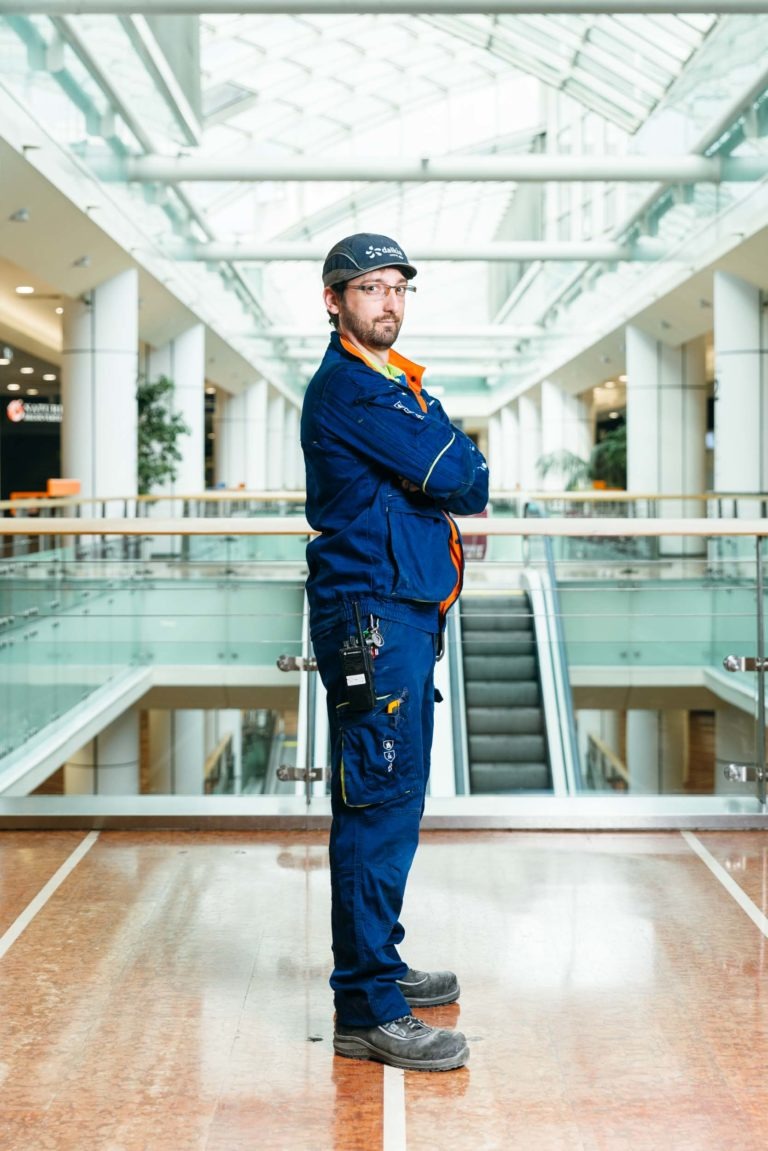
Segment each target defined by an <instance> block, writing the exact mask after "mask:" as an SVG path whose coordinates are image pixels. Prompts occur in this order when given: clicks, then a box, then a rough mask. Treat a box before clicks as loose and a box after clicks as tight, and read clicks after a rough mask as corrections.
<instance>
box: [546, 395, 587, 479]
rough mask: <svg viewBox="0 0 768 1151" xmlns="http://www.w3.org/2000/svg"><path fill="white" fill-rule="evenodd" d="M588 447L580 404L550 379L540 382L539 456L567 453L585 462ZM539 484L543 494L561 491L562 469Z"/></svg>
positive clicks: (583, 408) (552, 473)
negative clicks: (544, 492)
mask: <svg viewBox="0 0 768 1151" xmlns="http://www.w3.org/2000/svg"><path fill="white" fill-rule="evenodd" d="M590 448H591V429H590V419H589V413H588V412H587V409H586V407H585V406H584V404H583V402H582V401H581V400H580V399H579V398H578V396H572V395H570V393H569V392H566V391H564V390H563V389H562V388H561V387H560V386H559V385H558V384H555V383H553V382H552V381H551V380H544V382H543V383H542V385H541V454H542V456H549V455H551V454H552V453H554V452H571V453H572V454H573V455H575V456H579V457H580V458H581V459H583V460H585V461H586V460H587V459H589V453H590ZM539 482H540V485H541V486H542V487H543V488H544V490H546V491H563V490H564V489H565V488H566V487H567V486H568V482H569V477H568V476H567V475H566V474H565V472H564V471H562V470H552V471H550V472H549V473H548V475H547V476H545V477H543V478H542V479H540V481H539Z"/></svg>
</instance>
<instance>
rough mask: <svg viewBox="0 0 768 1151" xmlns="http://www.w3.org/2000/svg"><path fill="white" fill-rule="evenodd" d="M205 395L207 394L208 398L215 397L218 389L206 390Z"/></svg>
mask: <svg viewBox="0 0 768 1151" xmlns="http://www.w3.org/2000/svg"><path fill="white" fill-rule="evenodd" d="M205 394H206V396H215V395H216V389H215V388H206V389H205Z"/></svg>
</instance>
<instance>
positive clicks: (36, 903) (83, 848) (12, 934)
mask: <svg viewBox="0 0 768 1151" xmlns="http://www.w3.org/2000/svg"><path fill="white" fill-rule="evenodd" d="M98 838H99V833H98V831H89V832H88V834H87V835H86V837H85V839H84V840H83V841H82V843H79V844H78V846H77V847H76V848H75V850H74V851H73V852H72V854H71V855H70V857H69V859H67V860H65V861H64V863H62V865H61V867H60V868H59V870H58V871H57V872H56V873H55V875H52V876H51V878H50V879H49V880H48V882H47V883H46V885H45V887H42V888H41V889H40V891H38V893H37V895H36V896H35V898H34V899H33V900H32V902H31V903H28V904H27V906H26V907H25V908H24V910H23V911H22V913H21V915H20V916H19V917H18V919H15V920H14V922H13V923H12V924H11V926H10V927H9V928H8V930H7V931H6V932H5V934H4V935H2V936H0V959H2V957H3V956H4V955H5V953H6V952H7V951H8V950H9V949H10V948H11V947H13V945H14V943H15V942H16V940H17V939H18V938H19V936H20V935H21V933H22V931H24V929H25V928H26V927H29V925H30V923H31V922H32V920H33V919H34V918H35V916H36V915H37V913H38V911H40V910H41V909H42V908H43V907H45V905H46V903H47V902H48V900H49V899H50V898H51V896H52V895H53V894H54V892H55V891H57V890H58V888H59V887H61V885H62V883H63V882H64V880H65V879H66V878H67V876H68V875H69V874H70V872H72V871H74V870H75V868H76V867H77V865H78V863H79V862H80V860H81V859H82V858H83V856H84V855H87V854H88V852H89V851H90V850H91V848H92V847H93V845H94V843H95V842H96V840H97V839H98Z"/></svg>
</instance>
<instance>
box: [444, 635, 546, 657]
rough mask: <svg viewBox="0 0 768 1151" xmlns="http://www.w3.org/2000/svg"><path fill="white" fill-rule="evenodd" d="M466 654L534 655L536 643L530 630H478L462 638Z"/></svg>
mask: <svg viewBox="0 0 768 1151" xmlns="http://www.w3.org/2000/svg"><path fill="white" fill-rule="evenodd" d="M462 648H463V651H464V655H465V657H466V656H472V655H480V656H486V655H503V656H508V655H533V654H534V653H535V651H536V644H535V642H534V639H533V635H532V634H531V633H530V632H509V631H502V632H495V633H494V632H488V631H483V632H476V633H472V634H471V635H465V636H464V637H463V640H462Z"/></svg>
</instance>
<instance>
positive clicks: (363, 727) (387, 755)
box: [337, 692, 415, 807]
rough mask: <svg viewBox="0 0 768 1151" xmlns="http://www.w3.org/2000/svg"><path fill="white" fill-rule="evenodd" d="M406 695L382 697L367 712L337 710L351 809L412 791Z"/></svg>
mask: <svg viewBox="0 0 768 1151" xmlns="http://www.w3.org/2000/svg"><path fill="white" fill-rule="evenodd" d="M407 695H408V693H407V692H403V694H402V695H401V696H399V697H398V696H394V695H387V696H384V697H380V698H379V699H378V700H377V702H376V707H374V708H372V709H371V710H370V711H366V712H362V713H361V712H359V711H358V712H353V711H351V710H350V709H349V708H348V707H346V706H345V705H342V706H341V707H339V708H338V710H337V714H338V716H339V724H340V729H341V740H340V744H341V759H340V763H339V774H340V780H341V795H342V799H343V800H344V803H345V804H346V805H347V806H348V807H369V806H371V805H372V804H375V803H384V802H386V801H387V800H390V799H395V798H396V797H397V796H399V795H405V794H406V793H407V792H409V791H411V790H412V789H413V787H414V783H415V781H414V770H413V767H414V758H413V744H412V741H411V739H410V738H409V732H408V698H407Z"/></svg>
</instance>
